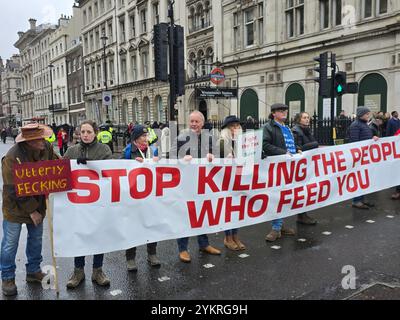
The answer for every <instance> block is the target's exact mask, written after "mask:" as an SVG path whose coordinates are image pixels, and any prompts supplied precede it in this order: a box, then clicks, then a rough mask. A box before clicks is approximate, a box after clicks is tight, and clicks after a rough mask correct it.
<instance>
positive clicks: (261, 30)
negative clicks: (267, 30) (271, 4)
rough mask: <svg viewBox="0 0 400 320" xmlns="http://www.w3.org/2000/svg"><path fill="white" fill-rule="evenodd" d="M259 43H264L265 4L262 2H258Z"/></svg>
mask: <svg viewBox="0 0 400 320" xmlns="http://www.w3.org/2000/svg"><path fill="white" fill-rule="evenodd" d="M257 24H258V26H257V27H258V44H263V43H264V4H263V3H262V2H261V3H259V4H258V19H257Z"/></svg>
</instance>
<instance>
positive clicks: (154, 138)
mask: <svg viewBox="0 0 400 320" xmlns="http://www.w3.org/2000/svg"><path fill="white" fill-rule="evenodd" d="M144 124H145V127H146V129H147V131H148V133H149V146H151V145H152V144H154V143H156V142H157V141H158V137H157V134H156V132H155V131H154V129H153V128H152V127H151V126H150V121H146V122H145V123H144Z"/></svg>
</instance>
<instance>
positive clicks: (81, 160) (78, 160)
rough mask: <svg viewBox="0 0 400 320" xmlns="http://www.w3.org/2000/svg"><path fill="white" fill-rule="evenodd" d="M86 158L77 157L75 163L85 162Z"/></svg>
mask: <svg viewBox="0 0 400 320" xmlns="http://www.w3.org/2000/svg"><path fill="white" fill-rule="evenodd" d="M87 160H88V159H86V158H78V159H76V163H77V164H87Z"/></svg>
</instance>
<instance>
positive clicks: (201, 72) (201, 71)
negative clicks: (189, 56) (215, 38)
mask: <svg viewBox="0 0 400 320" xmlns="http://www.w3.org/2000/svg"><path fill="white" fill-rule="evenodd" d="M197 65H198V69H197V75H198V76H200V77H203V76H205V75H206V72H207V70H206V59H205V56H204V51H203V50H199V51H198V52H197Z"/></svg>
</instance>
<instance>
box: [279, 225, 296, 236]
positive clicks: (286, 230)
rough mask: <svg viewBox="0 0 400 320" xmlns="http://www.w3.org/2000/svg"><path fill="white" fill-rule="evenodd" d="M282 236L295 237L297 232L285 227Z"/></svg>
mask: <svg viewBox="0 0 400 320" xmlns="http://www.w3.org/2000/svg"><path fill="white" fill-rule="evenodd" d="M281 234H283V235H285V236H294V235H295V234H296V231H294V229H292V228H286V227H285V226H284V225H283V226H282V228H281Z"/></svg>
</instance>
